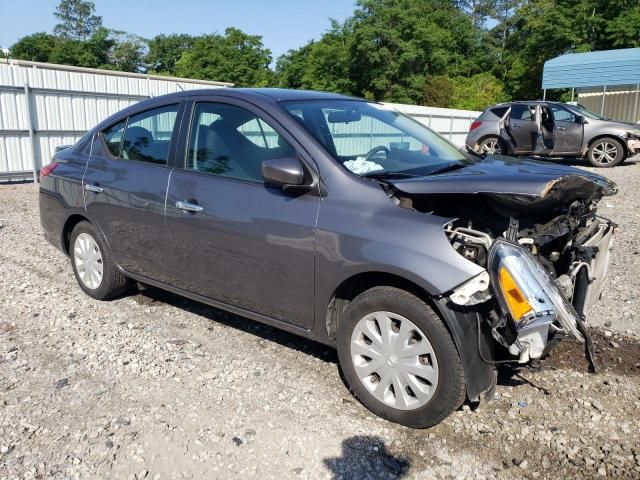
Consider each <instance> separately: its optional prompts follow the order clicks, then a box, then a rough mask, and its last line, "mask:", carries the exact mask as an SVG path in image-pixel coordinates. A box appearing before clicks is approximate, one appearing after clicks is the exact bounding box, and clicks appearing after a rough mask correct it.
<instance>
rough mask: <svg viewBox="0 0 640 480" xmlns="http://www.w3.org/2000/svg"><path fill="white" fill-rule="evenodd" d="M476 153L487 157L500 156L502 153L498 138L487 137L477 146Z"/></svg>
mask: <svg viewBox="0 0 640 480" xmlns="http://www.w3.org/2000/svg"><path fill="white" fill-rule="evenodd" d="M478 153H480V154H484V155H486V154H489V155H500V154H501V153H502V145H501V144H500V139H499V138H498V137H488V138H485V139H484V140H482V141H481V142H480V143H479V144H478Z"/></svg>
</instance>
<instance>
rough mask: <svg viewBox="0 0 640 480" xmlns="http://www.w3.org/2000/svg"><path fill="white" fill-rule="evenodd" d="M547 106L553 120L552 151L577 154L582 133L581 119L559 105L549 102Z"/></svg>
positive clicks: (580, 145)
mask: <svg viewBox="0 0 640 480" xmlns="http://www.w3.org/2000/svg"><path fill="white" fill-rule="evenodd" d="M549 107H550V109H551V113H552V115H553V119H554V121H555V128H554V133H555V135H554V136H555V138H554V148H553V153H554V154H559V155H560V154H565V155H566V154H570V155H578V154H579V153H580V149H581V148H582V137H583V135H584V125H583V123H582V119H581V118H579V117H578V116H577V115H575V114H574V113H572V112H570V111H569V110H567V109H566V108H564V107H562V106H560V105H557V104H554V103H551V104H549Z"/></svg>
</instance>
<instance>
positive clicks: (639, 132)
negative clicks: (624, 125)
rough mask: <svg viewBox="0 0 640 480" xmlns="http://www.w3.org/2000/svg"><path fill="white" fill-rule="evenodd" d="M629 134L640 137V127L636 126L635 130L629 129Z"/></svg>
mask: <svg viewBox="0 0 640 480" xmlns="http://www.w3.org/2000/svg"><path fill="white" fill-rule="evenodd" d="M627 135H628V136H630V137H635V138H640V128H634V129H633V130H627Z"/></svg>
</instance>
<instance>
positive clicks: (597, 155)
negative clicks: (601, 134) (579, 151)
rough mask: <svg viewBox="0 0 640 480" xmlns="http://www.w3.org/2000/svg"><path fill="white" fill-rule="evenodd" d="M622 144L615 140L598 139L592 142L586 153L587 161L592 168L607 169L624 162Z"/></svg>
mask: <svg viewBox="0 0 640 480" xmlns="http://www.w3.org/2000/svg"><path fill="white" fill-rule="evenodd" d="M624 156H625V152H624V148H623V146H622V144H621V143H620V142H619V141H618V140H616V139H615V138H600V139H598V140H596V141H595V142H593V143H592V144H591V146H590V147H589V150H588V151H587V160H589V163H590V164H591V165H593V166H594V167H601V168H609V167H615V166H616V165H619V164H620V163H622V161H623V160H624Z"/></svg>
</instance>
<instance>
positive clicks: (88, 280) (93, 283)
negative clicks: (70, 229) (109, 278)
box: [73, 233, 102, 290]
mask: <svg viewBox="0 0 640 480" xmlns="http://www.w3.org/2000/svg"><path fill="white" fill-rule="evenodd" d="M73 261H74V262H75V264H76V270H77V272H78V277H80V281H81V282H82V283H83V284H84V286H85V287H87V288H90V289H91V290H95V289H96V288H98V287H99V286H100V284H101V283H102V253H101V252H100V247H98V244H97V243H96V241H95V240H94V239H93V237H92V236H91V235H89V234H88V233H81V234H80V235H78V236H77V237H76V241H75V243H74V245H73Z"/></svg>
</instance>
